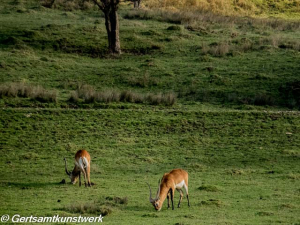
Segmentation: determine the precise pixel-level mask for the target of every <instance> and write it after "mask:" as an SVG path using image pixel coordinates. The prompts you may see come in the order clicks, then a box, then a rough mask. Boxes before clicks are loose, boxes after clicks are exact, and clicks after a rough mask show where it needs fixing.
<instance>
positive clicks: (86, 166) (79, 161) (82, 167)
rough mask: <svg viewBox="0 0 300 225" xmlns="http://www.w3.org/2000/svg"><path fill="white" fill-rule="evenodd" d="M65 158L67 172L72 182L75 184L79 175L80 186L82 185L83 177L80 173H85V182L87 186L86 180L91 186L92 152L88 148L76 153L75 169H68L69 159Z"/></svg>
mask: <svg viewBox="0 0 300 225" xmlns="http://www.w3.org/2000/svg"><path fill="white" fill-rule="evenodd" d="M64 160H65V166H66V173H67V174H68V176H69V177H70V179H71V183H72V184H75V183H76V181H77V179H78V177H79V186H81V178H80V173H81V172H82V173H83V176H84V184H85V186H87V184H86V181H87V183H88V186H89V187H90V186H91V181H90V169H91V167H90V165H91V157H90V154H89V153H88V152H87V151H86V150H79V151H78V152H76V154H75V166H74V169H73V171H72V172H71V171H68V169H67V160H66V158H64Z"/></svg>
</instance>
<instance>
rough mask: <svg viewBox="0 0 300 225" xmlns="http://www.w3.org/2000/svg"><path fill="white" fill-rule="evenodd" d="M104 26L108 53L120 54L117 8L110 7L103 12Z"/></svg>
mask: <svg viewBox="0 0 300 225" xmlns="http://www.w3.org/2000/svg"><path fill="white" fill-rule="evenodd" d="M104 14H105V27H106V31H107V38H108V49H109V51H110V53H113V54H121V47H120V35H119V18H118V13H117V10H116V9H114V7H112V8H111V9H110V10H109V11H107V12H105V13H104Z"/></svg>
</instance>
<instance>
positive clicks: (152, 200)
mask: <svg viewBox="0 0 300 225" xmlns="http://www.w3.org/2000/svg"><path fill="white" fill-rule="evenodd" d="M146 183H147V182H146ZM147 184H148V183H147ZM148 187H149V191H150V197H149V201H150V203H153V202H154V199H153V198H152V194H151V187H150V185H149V184H148Z"/></svg>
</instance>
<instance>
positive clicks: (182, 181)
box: [147, 169, 190, 211]
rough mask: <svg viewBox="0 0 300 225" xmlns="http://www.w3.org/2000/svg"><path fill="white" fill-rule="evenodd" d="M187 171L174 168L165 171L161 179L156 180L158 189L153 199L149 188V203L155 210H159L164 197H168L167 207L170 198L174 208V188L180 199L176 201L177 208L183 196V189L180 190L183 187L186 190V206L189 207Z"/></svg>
mask: <svg viewBox="0 0 300 225" xmlns="http://www.w3.org/2000/svg"><path fill="white" fill-rule="evenodd" d="M188 176H189V175H188V173H187V172H186V171H184V170H182V169H175V170H172V171H170V172H169V173H165V174H164V175H163V177H162V179H161V182H160V181H158V190H157V193H156V197H155V199H153V198H152V197H151V188H150V185H149V184H148V183H147V184H148V186H149V190H150V197H149V200H150V203H151V204H152V205H153V206H154V208H155V209H156V210H157V211H160V210H161V207H162V205H163V203H164V201H165V199H166V197H167V198H168V208H170V198H171V202H172V209H173V210H174V204H173V200H174V193H175V189H176V190H177V191H179V193H180V199H179V202H178V208H180V203H181V200H182V197H183V191H182V190H181V189H182V187H184V189H185V192H186V198H187V201H188V206H189V207H190V201H189V194H188Z"/></svg>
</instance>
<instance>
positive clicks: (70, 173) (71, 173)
mask: <svg viewBox="0 0 300 225" xmlns="http://www.w3.org/2000/svg"><path fill="white" fill-rule="evenodd" d="M64 160H65V170H66V173H67V175H68V176H69V177H70V179H71V183H72V184H76V182H77V179H78V177H79V173H78V172H77V171H76V170H75V168H74V170H73V171H68V168H67V160H66V158H64Z"/></svg>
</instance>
